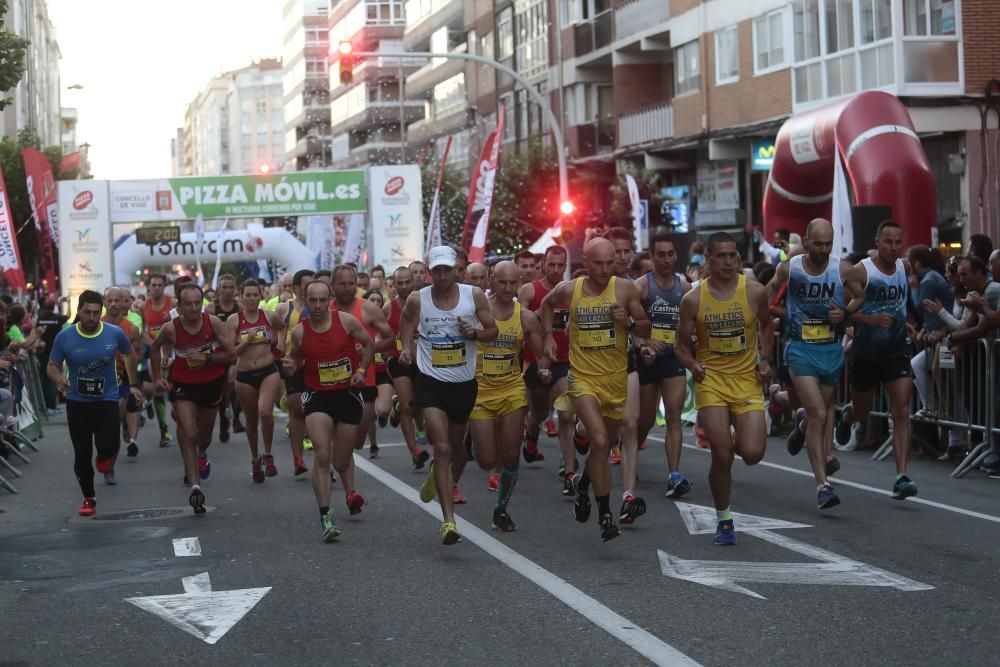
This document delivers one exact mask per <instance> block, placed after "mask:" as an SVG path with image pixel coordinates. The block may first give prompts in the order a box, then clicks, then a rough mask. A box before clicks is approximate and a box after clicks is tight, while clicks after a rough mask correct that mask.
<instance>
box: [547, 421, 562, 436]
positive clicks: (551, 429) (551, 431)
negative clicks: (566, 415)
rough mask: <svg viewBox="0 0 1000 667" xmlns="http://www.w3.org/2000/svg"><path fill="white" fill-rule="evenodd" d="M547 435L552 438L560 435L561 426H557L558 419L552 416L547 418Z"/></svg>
mask: <svg viewBox="0 0 1000 667" xmlns="http://www.w3.org/2000/svg"><path fill="white" fill-rule="evenodd" d="M545 435H547V436H549V437H550V438H554V437H556V436H557V435H559V428H558V427H557V426H556V420H555V419H553V418H552V417H549V418H548V419H546V420H545Z"/></svg>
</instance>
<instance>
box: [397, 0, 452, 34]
mask: <svg viewBox="0 0 1000 667" xmlns="http://www.w3.org/2000/svg"><path fill="white" fill-rule="evenodd" d="M449 5H455V6H456V7H457V8H459V9H460V8H461V7H462V3H461V1H460V0H408V2H407V3H406V5H404V7H405V11H404V14H405V15H406V31H407V32H410V31H411V30H413V29H414V28H416V27H417V26H419V25H420V24H421V23H423V22H424V21H426V20H427V19H429V18H430V17H432V16H434V15H435V14H437V13H438V12H439V11H441V10H442V9H444V8H446V7H448V6H449Z"/></svg>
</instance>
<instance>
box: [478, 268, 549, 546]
mask: <svg viewBox="0 0 1000 667" xmlns="http://www.w3.org/2000/svg"><path fill="white" fill-rule="evenodd" d="M480 266H481V265H480ZM469 268H470V269H471V268H472V265H470V266H469ZM483 269H484V270H485V269H486V267H485V266H484V267H483ZM520 276H521V271H520V269H518V267H517V265H516V264H515V263H514V262H500V264H498V265H497V267H496V271H495V274H494V286H495V288H496V291H495V292H494V293H493V296H492V297H490V307H491V309H492V312H493V319H494V320H495V321H496V325H497V329H498V331H499V333H498V334H497V337H496V340H494V341H493V342H491V343H488V344H485V345H478V346H477V350H476V382H477V384H478V393H477V395H476V405H475V407H474V408H473V409H472V414H471V415H470V416H469V427H470V431H471V434H472V442H473V446H474V447H475V450H476V462H477V463H478V464H479V467H480V468H482V469H483V470H489V471H492V470H493V469H494V468H496V467H497V466H498V465H502V469H501V470H500V478H499V481H498V484H497V504H496V508H495V509H494V510H493V528H495V529H496V530H499V531H501V532H505V533H509V532H513V531H514V530H516V527H515V525H514V521H513V520H512V519H511V518H510V515H509V514H508V513H507V505H508V503H509V502H510V496H511V494H512V493H513V492H514V485H515V484H517V476H518V459H519V458H520V454H521V451H520V449H521V434H522V433H523V431H524V416H525V413H526V412H527V406H528V402H527V397H526V392H525V386H524V378H522V377H521V352H522V350H523V349H524V344H525V342H526V341H527V342H528V343H529V344H530V345H531V347H532V348H534V350H535V352H536V353H537V354H538V355H539V357H541V359H542V361H541V362H540V366H541V367H540V368H539V369H538V375H539V376H540V377H542V378H544V379H545V380H549V379H551V374H550V372H549V369H548V364H549V360H548V359H547V358H546V357H545V356H544V355H543V354H542V345H543V342H542V336H541V330H540V329H539V327H538V318H537V317H536V316H535V314H534V313H533V312H531V311H530V310H528V309H527V308H524V307H522V306H521V304H520V303H518V302H517V301H515V300H514V295H515V294H516V293H517V288H518V285H520V284H521V278H520Z"/></svg>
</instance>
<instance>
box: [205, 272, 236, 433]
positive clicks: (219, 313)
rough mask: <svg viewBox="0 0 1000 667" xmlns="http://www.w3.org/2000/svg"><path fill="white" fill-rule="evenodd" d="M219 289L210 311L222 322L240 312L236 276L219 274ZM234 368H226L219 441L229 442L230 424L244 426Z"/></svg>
mask: <svg viewBox="0 0 1000 667" xmlns="http://www.w3.org/2000/svg"><path fill="white" fill-rule="evenodd" d="M218 285H219V289H218V290H217V291H216V296H215V304H214V305H213V307H212V310H211V313H212V314H213V315H215V316H216V317H218V318H219V319H220V320H221V321H222V322H225V321H226V320H228V319H229V316H230V315H235V314H237V313H238V312H240V305H239V304H238V303H237V302H236V278H234V277H233V276H231V275H230V274H228V273H224V274H222V275H221V276H219V282H218ZM235 377H236V368H235V365H232V366H228V367H227V368H226V399H225V400H224V401H222V405H220V406H219V442H229V428H230V426H232V429H233V433H243V431H244V428H243V424H242V422H240V401H239V399H238V398H237V396H236V384H235ZM230 409H232V413H233V416H232V419H231V420H230V418H229V411H230Z"/></svg>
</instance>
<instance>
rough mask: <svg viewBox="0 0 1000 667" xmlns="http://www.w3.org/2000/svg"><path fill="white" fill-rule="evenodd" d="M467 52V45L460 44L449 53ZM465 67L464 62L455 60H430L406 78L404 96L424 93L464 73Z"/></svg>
mask: <svg viewBox="0 0 1000 667" xmlns="http://www.w3.org/2000/svg"><path fill="white" fill-rule="evenodd" d="M467 50H468V44H460V45H459V46H458V47H456V48H454V49H452V50H451V51H450V53H465V52H466V51H467ZM465 65H466V61H464V60H459V59H457V58H440V59H439V58H432V59H431V62H429V63H427V64H426V65H424V66H423V67H421V68H420V69H418V70H417V71H416V72H414V73H413V74H411V75H409V76H408V77H406V90H405V93H406V96H407V97H416V96H417V95H421V94H423V93H426V92H427V91H428V90H430V89H431V88H433V87H434V85H435V84H438V83H441V82H442V81H444V80H446V79H450V78H451V77H453V76H455V75H456V74H460V73H462V72H464V71H465Z"/></svg>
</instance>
